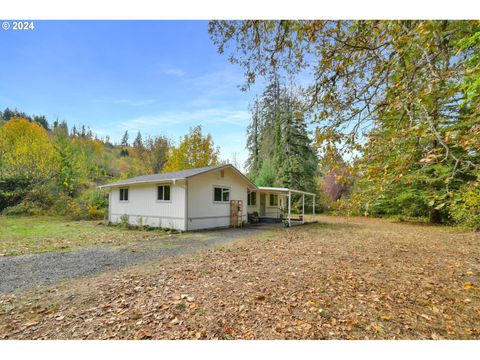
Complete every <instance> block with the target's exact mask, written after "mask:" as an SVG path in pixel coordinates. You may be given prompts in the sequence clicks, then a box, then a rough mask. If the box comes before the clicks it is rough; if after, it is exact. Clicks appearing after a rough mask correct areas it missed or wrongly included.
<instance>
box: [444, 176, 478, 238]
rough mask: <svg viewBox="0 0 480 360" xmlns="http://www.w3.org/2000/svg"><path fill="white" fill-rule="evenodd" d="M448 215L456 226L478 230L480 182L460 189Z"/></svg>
mask: <svg viewBox="0 0 480 360" xmlns="http://www.w3.org/2000/svg"><path fill="white" fill-rule="evenodd" d="M450 214H451V216H452V218H453V220H454V221H455V222H456V223H457V224H460V225H465V226H467V227H470V228H473V229H476V230H480V182H476V183H474V184H470V185H468V186H465V187H463V188H461V189H460V191H459V192H458V193H457V194H456V199H455V201H454V203H453V204H452V205H451V206H450Z"/></svg>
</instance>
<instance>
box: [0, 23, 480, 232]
mask: <svg viewBox="0 0 480 360" xmlns="http://www.w3.org/2000/svg"><path fill="white" fill-rule="evenodd" d="M209 34H210V37H211V40H212V42H213V44H214V45H215V46H216V47H217V50H218V52H219V53H220V54H222V55H224V56H227V57H228V59H229V60H230V61H231V62H232V65H231V66H232V67H233V66H240V67H241V68H242V69H243V70H244V72H245V83H244V84H243V85H242V90H244V91H248V90H249V89H250V87H251V85H253V84H254V83H255V82H257V81H259V80H260V79H263V81H264V82H265V86H264V88H263V91H262V92H261V93H259V94H256V97H255V99H254V101H252V103H251V104H250V114H251V119H250V122H249V124H246V125H248V127H247V133H246V134H239V136H246V144H247V151H248V159H247V161H246V163H245V164H244V166H245V169H246V170H247V175H248V176H249V177H250V178H251V179H252V180H253V181H254V182H255V183H256V184H257V185H260V186H282V187H291V188H296V189H300V190H305V191H310V192H315V193H317V194H318V196H319V198H320V201H319V204H318V207H319V208H318V209H317V211H322V212H331V213H334V214H346V215H355V216H377V217H396V218H398V219H400V220H408V221H412V220H413V221H428V222H431V223H443V224H451V225H461V226H467V227H470V228H474V229H479V228H480V120H479V116H480V101H479V100H480V72H479V70H480V61H479V57H480V23H479V22H478V21H211V22H210V29H209ZM305 78H307V79H309V80H308V82H307V83H305ZM132 135H133V136H132ZM131 136H132V137H131ZM241 150H242V149H239V151H241ZM219 154H220V151H219V148H218V147H216V146H215V145H214V142H213V139H212V136H211V135H210V134H206V135H205V134H203V133H202V127H201V126H197V127H194V128H191V129H190V131H189V132H188V133H187V134H186V135H185V136H184V137H183V138H182V139H180V141H179V143H178V144H177V145H175V144H174V142H173V141H172V139H169V138H167V137H165V136H161V135H160V136H153V137H152V136H142V134H141V133H140V132H139V133H137V134H129V133H128V132H125V134H124V136H123V138H122V140H121V141H120V143H112V142H111V141H110V139H109V138H108V137H107V138H104V139H100V138H98V137H97V136H96V135H95V134H94V133H92V131H91V130H90V129H88V128H85V127H84V126H81V127H80V128H79V129H77V128H76V127H75V126H74V127H72V128H69V126H68V124H67V123H66V122H65V121H61V122H59V121H58V120H56V121H53V122H49V121H48V120H47V119H46V118H45V116H42V115H36V116H35V115H28V114H25V113H23V112H21V111H18V110H11V109H8V108H7V109H5V110H4V111H3V112H0V211H1V213H2V214H4V215H10V214H29V215H34V214H55V215H66V216H70V217H73V218H78V219H80V218H103V216H104V214H105V209H106V198H105V195H104V194H103V193H102V192H101V191H97V190H96V186H97V185H98V184H101V183H105V182H109V181H114V180H117V179H122V178H127V177H132V176H136V175H140V174H150V173H158V172H162V171H175V170H181V169H186V168H192V167H201V166H209V165H215V164H219V163H222V162H227V161H228V160H227V159H220V155H219ZM234 165H238V164H234Z"/></svg>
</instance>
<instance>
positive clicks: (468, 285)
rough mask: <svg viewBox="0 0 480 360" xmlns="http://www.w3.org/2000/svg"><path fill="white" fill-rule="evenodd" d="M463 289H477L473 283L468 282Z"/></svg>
mask: <svg viewBox="0 0 480 360" xmlns="http://www.w3.org/2000/svg"><path fill="white" fill-rule="evenodd" d="M463 288H464V289H465V290H470V289H475V288H476V287H475V285H473V284H472V283H471V282H467V283H465V284H464V285H463Z"/></svg>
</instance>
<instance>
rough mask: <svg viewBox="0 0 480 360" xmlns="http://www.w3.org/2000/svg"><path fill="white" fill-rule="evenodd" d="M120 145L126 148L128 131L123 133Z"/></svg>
mask: <svg viewBox="0 0 480 360" xmlns="http://www.w3.org/2000/svg"><path fill="white" fill-rule="evenodd" d="M120 145H121V146H123V147H127V146H129V145H128V130H125V133H124V134H123V136H122V141H121V142H120Z"/></svg>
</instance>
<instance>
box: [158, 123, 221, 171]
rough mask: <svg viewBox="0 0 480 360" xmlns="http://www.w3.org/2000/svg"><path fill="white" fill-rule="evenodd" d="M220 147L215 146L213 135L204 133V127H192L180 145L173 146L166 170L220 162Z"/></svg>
mask: <svg viewBox="0 0 480 360" xmlns="http://www.w3.org/2000/svg"><path fill="white" fill-rule="evenodd" d="M218 155H219V149H218V148H215V147H214V144H213V140H212V136H211V135H210V134H207V135H206V136H203V135H202V127H201V126H196V127H195V128H192V129H190V133H189V134H187V135H185V136H184V137H183V140H182V141H181V143H180V145H179V146H178V147H172V148H171V149H170V152H169V154H168V157H167V163H166V165H165V168H164V171H178V170H185V169H192V168H198V167H204V166H212V165H217V164H218Z"/></svg>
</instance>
